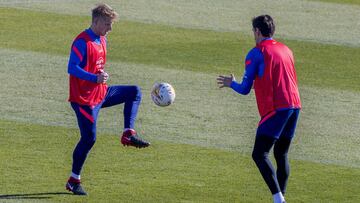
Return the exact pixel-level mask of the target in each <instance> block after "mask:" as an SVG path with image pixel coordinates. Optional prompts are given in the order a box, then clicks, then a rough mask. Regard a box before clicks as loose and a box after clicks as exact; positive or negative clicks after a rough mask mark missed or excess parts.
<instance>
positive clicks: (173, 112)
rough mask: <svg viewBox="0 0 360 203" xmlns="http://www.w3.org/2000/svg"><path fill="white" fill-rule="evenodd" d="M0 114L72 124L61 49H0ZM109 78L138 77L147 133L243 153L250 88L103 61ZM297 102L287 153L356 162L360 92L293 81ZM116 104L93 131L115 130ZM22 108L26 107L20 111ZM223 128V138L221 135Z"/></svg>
mask: <svg viewBox="0 0 360 203" xmlns="http://www.w3.org/2000/svg"><path fill="white" fill-rule="evenodd" d="M0 55H1V56H3V59H2V60H1V63H2V64H1V66H0V81H3V83H2V88H1V89H0V95H5V96H3V97H0V103H1V104H3V107H2V108H1V109H0V118H3V119H9V120H15V121H21V122H28V123H37V124H43V125H55V126H65V127H72V128H77V124H76V119H75V116H74V112H73V110H72V109H71V107H70V105H69V103H68V102H67V97H68V85H67V84H68V74H67V72H66V63H67V57H66V56H54V55H48V54H43V53H36V52H25V51H17V50H4V49H0ZM106 71H107V72H108V73H109V74H110V78H111V79H110V83H109V84H110V85H114V84H137V85H139V86H140V87H141V88H142V93H143V99H142V104H141V107H140V112H139V115H138V121H137V123H136V129H137V130H139V132H140V133H141V134H142V135H145V136H146V137H150V138H155V139H161V140H167V141H171V142H175V143H188V144H193V145H199V146H208V147H214V148H222V149H229V150H233V151H238V152H241V153H245V154H250V153H251V150H252V147H253V141H254V134H255V131H254V130H255V129H256V124H257V122H258V121H259V116H258V112H257V109H256V104H255V98H254V94H253V92H252V93H250V95H249V96H241V95H239V94H237V93H235V92H233V91H232V90H230V89H219V88H218V87H217V85H216V82H215V78H216V76H217V75H215V74H209V73H198V72H193V71H185V70H177V69H165V68H161V67H157V66H151V65H142V64H130V63H121V62H110V63H108V67H107V68H106ZM155 81H166V82H170V83H171V84H172V85H173V86H174V87H175V90H176V95H177V97H176V100H175V103H174V104H173V105H171V106H169V107H167V108H160V107H157V106H156V105H154V104H153V102H152V101H151V99H150V90H151V87H152V86H153V83H154V82H155ZM300 92H301V98H302V103H303V109H302V112H301V116H300V121H299V125H298V128H297V136H296V138H295V140H294V145H293V147H292V155H291V157H292V158H294V159H300V160H309V161H316V162H321V163H336V164H338V165H346V166H353V167H360V162H359V160H360V151H359V148H358V146H359V144H360V143H359V141H360V140H359V136H358V134H357V132H360V125H358V122H357V121H358V120H360V114H359V113H357V109H359V108H360V103H359V102H358V101H359V100H360V95H359V93H353V92H351V91H338V90H328V89H321V88H314V87H308V86H304V85H300ZM122 108H123V107H122V106H121V105H120V106H116V107H111V108H108V109H107V108H106V109H102V110H101V113H100V117H99V119H98V131H99V132H107V133H112V134H120V132H121V129H122V124H123V119H122V118H123V117H122ZM24 112H26V113H24ZM224 136H225V137H226V139H224Z"/></svg>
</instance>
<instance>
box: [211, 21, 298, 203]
mask: <svg viewBox="0 0 360 203" xmlns="http://www.w3.org/2000/svg"><path fill="white" fill-rule="evenodd" d="M252 27H253V29H252V30H253V33H254V37H255V42H256V46H255V47H254V48H253V49H251V50H250V51H249V53H248V54H247V56H246V59H245V73H244V75H243V78H242V82H241V83H238V82H237V81H236V80H235V77H234V75H233V74H231V75H230V76H224V75H220V76H219V77H218V78H217V82H218V84H219V86H220V88H222V87H230V88H232V89H233V90H234V91H236V92H238V93H239V94H243V95H246V94H248V93H249V92H250V90H251V87H252V86H253V82H254V89H255V96H256V101H257V106H258V110H259V113H260V116H261V119H260V122H259V125H258V128H257V132H256V138H255V144H254V149H253V153H252V158H253V160H254V161H255V163H256V165H257V167H258V168H259V171H260V173H261V175H262V177H263V178H264V180H265V182H266V184H267V186H268V187H269V189H270V191H271V193H272V194H273V199H274V203H283V202H285V198H284V195H285V191H286V185H287V180H288V177H289V171H290V168H289V162H288V158H287V154H288V150H289V147H290V144H291V140H292V139H293V137H294V133H295V128H296V123H297V120H298V117H299V111H300V108H301V102H300V96H299V91H298V86H297V78H296V73H295V67H294V57H293V53H292V51H291V50H290V49H289V48H288V47H287V46H285V45H284V44H282V43H280V42H277V41H276V40H274V39H273V38H272V36H273V34H274V31H275V24H274V21H273V19H272V18H271V17H270V16H269V15H261V16H258V17H255V18H253V20H252ZM273 146H274V156H275V160H276V164H277V170H276V172H275V170H274V168H273V165H272V163H271V161H270V160H269V158H268V154H269V151H270V149H271V148H272V147H273Z"/></svg>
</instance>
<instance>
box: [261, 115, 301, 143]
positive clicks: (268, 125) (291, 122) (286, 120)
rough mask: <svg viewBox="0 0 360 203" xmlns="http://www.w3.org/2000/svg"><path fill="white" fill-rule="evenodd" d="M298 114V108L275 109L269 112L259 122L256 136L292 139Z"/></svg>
mask: <svg viewBox="0 0 360 203" xmlns="http://www.w3.org/2000/svg"><path fill="white" fill-rule="evenodd" d="M299 114H300V109H284V110H276V111H274V112H271V113H269V114H268V115H266V116H264V117H263V118H262V119H261V121H260V122H259V126H258V128H257V132H256V136H270V137H273V138H275V139H279V138H280V137H282V138H287V139H292V138H293V137H294V136H295V128H296V124H297V120H298V118H299Z"/></svg>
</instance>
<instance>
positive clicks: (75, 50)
mask: <svg viewBox="0 0 360 203" xmlns="http://www.w3.org/2000/svg"><path fill="white" fill-rule="evenodd" d="M72 50H73V51H74V52H75V54H76V55H77V56H78V57H79V59H80V61H82V60H83V56H82V55H81V53H80V51H79V50H78V48H77V47H76V46H73V47H72Z"/></svg>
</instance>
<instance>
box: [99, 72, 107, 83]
mask: <svg viewBox="0 0 360 203" xmlns="http://www.w3.org/2000/svg"><path fill="white" fill-rule="evenodd" d="M108 79H109V74H107V73H106V72H101V73H99V74H98V75H97V83H106V81H108Z"/></svg>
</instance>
